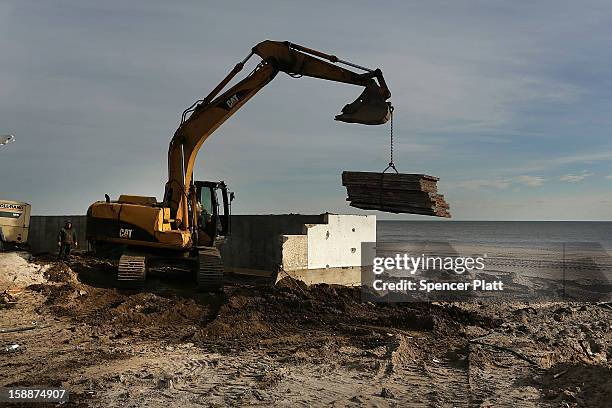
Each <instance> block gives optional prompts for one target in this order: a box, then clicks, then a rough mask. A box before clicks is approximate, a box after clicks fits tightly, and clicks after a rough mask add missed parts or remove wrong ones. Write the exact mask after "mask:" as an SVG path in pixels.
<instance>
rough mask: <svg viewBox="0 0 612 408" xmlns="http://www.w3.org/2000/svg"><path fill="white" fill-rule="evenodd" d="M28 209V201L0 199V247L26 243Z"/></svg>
mask: <svg viewBox="0 0 612 408" xmlns="http://www.w3.org/2000/svg"><path fill="white" fill-rule="evenodd" d="M30 209H31V206H30V204H28V203H22V202H19V201H11V200H2V199H0V249H2V248H3V247H22V246H25V245H26V244H27V242H28V231H29V229H30Z"/></svg>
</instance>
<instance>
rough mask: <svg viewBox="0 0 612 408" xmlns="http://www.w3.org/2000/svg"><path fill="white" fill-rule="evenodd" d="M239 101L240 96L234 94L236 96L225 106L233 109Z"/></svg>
mask: <svg viewBox="0 0 612 408" xmlns="http://www.w3.org/2000/svg"><path fill="white" fill-rule="evenodd" d="M239 100H240V99H239V98H238V94H234V96H232V97H230V98H229V99H228V100H227V101H225V104H226V105H227V107H228V108H230V109H231V108H233V107H234V105H235V104H236V103H238V101H239Z"/></svg>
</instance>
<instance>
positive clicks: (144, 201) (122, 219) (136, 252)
mask: <svg viewBox="0 0 612 408" xmlns="http://www.w3.org/2000/svg"><path fill="white" fill-rule="evenodd" d="M253 55H257V56H259V57H260V58H261V62H259V64H258V65H257V66H256V67H255V69H254V70H253V71H252V72H251V73H250V74H249V75H248V76H247V77H246V78H244V79H242V80H241V81H239V82H238V83H236V84H235V85H233V86H231V87H229V89H227V90H226V91H225V92H223V93H221V94H220V95H219V93H220V92H221V91H223V89H224V88H225V87H226V86H227V85H228V83H229V82H230V81H231V80H232V79H233V78H234V77H235V76H236V75H237V74H238V73H239V72H240V71H241V70H242V69H243V68H244V66H245V64H246V62H247V61H248V60H249V59H250V58H251V57H252V56H253ZM341 65H344V66H347V67H351V68H354V69H356V70H360V71H362V72H361V73H357V72H354V71H352V70H350V69H348V68H345V67H342V66H341ZM279 72H284V73H286V74H288V75H290V76H292V77H301V76H307V77H313V78H319V79H325V80H329V81H335V82H343V83H347V84H353V85H358V86H361V87H364V90H363V92H362V93H361V95H360V96H359V97H358V98H357V99H356V100H355V101H354V102H352V103H350V104H348V105H346V106H344V108H343V109H342V113H341V114H340V115H337V116H336V117H335V119H336V120H339V121H342V122H348V123H360V124H366V125H380V124H384V123H386V122H387V121H388V120H389V118H390V115H391V103H390V102H387V101H388V99H389V98H390V97H391V93H390V92H389V89H388V87H387V85H386V83H385V80H384V78H383V75H382V72H381V71H380V69H368V68H365V67H363V66H359V65H356V64H353V63H350V62H348V61H344V60H341V59H339V58H338V57H336V56H335V55H328V54H325V53H322V52H320V51H316V50H313V49H310V48H306V47H303V46H300V45H296V44H293V43H290V42H278V41H269V40H267V41H263V42H261V43H259V44H257V45H256V46H255V47H253V49H252V50H251V52H250V53H249V55H248V56H247V57H246V58H245V59H244V60H242V61H241V62H239V63H238V64H236V66H235V67H234V68H233V69H232V71H231V72H230V73H229V74H228V75H227V76H226V77H225V78H224V79H223V80H222V81H221V82H220V83H219V84H218V85H217V86H216V87H215V88H214V89H213V90H212V91H211V92H210V94H209V95H208V96H207V97H205V98H204V99H201V100H198V101H196V102H194V103H193V104H192V105H191V106H190V107H189V108H187V109H186V110H185V111H184V112H183V115H182V117H181V123H180V125H179V127H178V129H177V130H176V132H175V133H174V136H173V137H172V140H171V141H170V147H169V150H168V182H167V183H166V186H165V193H164V198H163V200H162V201H161V202H158V201H157V199H156V198H155V197H142V196H133V195H121V196H120V197H119V199H118V200H117V201H111V200H110V197H109V196H108V195H105V200H104V201H97V202H95V203H93V204H92V205H91V206H90V207H89V209H88V210H87V239H88V241H89V243H90V245H91V246H92V248H93V250H94V251H95V252H96V253H100V254H102V253H106V254H108V253H115V254H116V255H119V256H120V257H119V267H118V272H117V281H118V282H117V283H118V284H124V285H125V284H127V285H135V284H136V285H138V284H142V283H143V282H144V281H145V280H146V273H147V270H149V269H150V268H151V267H153V266H154V265H155V264H161V265H168V264H170V265H173V266H174V265H178V264H182V265H183V266H187V267H189V268H190V269H192V270H195V272H196V276H197V283H198V287H200V288H201V289H202V290H219V289H220V288H222V287H223V262H222V260H221V256H220V253H219V250H218V242H220V241H221V240H222V239H223V237H225V236H226V235H228V233H229V231H230V204H231V201H232V199H233V197H234V194H233V193H231V192H229V191H228V189H227V186H226V185H225V183H224V182H210V181H194V180H193V167H194V164H195V160H196V156H197V153H198V151H199V149H200V147H201V146H202V144H203V143H204V142H205V141H206V139H208V137H209V136H210V135H211V134H212V133H213V132H214V131H215V130H216V129H217V128H218V127H219V126H221V124H223V122H225V121H226V120H227V119H228V118H229V117H230V116H232V115H233V114H234V113H236V111H237V110H238V109H240V108H241V107H242V105H244V104H245V103H246V102H247V101H249V100H250V99H251V98H252V97H253V96H254V95H255V94H256V93H257V92H259V90H261V89H262V88H263V87H264V86H265V85H267V84H268V83H270V81H272V80H273V79H274V78H275V76H276V75H277V74H278V73H279Z"/></svg>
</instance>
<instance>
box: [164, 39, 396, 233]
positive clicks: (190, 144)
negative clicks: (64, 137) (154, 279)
mask: <svg viewBox="0 0 612 408" xmlns="http://www.w3.org/2000/svg"><path fill="white" fill-rule="evenodd" d="M254 54H256V55H258V56H259V57H261V59H262V61H261V62H260V63H259V64H258V65H257V67H256V68H255V69H254V70H253V71H252V72H251V73H250V74H249V75H248V76H247V77H246V78H244V79H243V80H241V81H239V82H238V83H236V84H235V85H233V86H232V87H230V88H229V89H228V90H227V91H225V92H223V93H222V94H221V95H219V92H221V91H222V90H223V89H224V88H225V87H226V86H227V84H228V83H229V82H230V81H231V80H232V79H233V78H234V77H235V76H236V74H238V73H239V72H240V71H241V70H242V69H243V68H244V65H245V63H246V62H247V61H248V60H249V59H250V58H251V57H252V56H253V55H254ZM328 61H329V62H328ZM338 64H344V65H348V66H351V67H353V68H357V69H360V70H362V71H365V72H364V73H361V74H359V73H355V72H353V71H351V70H349V69H346V68H343V67H341V66H339V65H338ZM278 72H285V73H287V74H289V75H291V76H308V77H313V78H319V79H325V80H330V81H335V82H343V83H347V84H353V85H359V86H362V87H364V88H365V89H364V91H363V92H362V94H361V95H360V96H359V97H358V98H357V99H356V100H355V101H354V102H353V103H351V104H348V105H346V106H345V107H344V108H343V109H342V114H340V115H338V116H336V120H339V121H343V122H349V123H361V124H367V125H377V124H383V123H386V122H387V121H388V120H389V117H390V106H391V104H390V103H389V102H386V101H387V100H388V99H389V98H390V97H391V93H390V92H389V89H388V88H387V85H386V83H385V80H384V78H383V76H382V72H381V71H380V70H379V69H376V70H370V69H368V68H365V67H361V66H358V65H355V64H352V63H349V62H347V61H343V60H340V59H339V58H338V57H336V56H334V55H328V54H324V53H322V52H319V51H316V50H312V49H309V48H306V47H302V46H299V45H295V44H291V43H289V42H277V41H263V42H261V43H259V44H258V45H256V46H255V47H254V48H253V49H252V51H251V53H250V54H249V55H248V56H247V57H246V58H245V59H244V60H243V61H241V62H239V63H238V64H236V66H235V67H234V69H233V70H232V71H231V72H230V73H229V74H228V75H227V76H226V77H225V79H223V81H221V82H220V83H219V84H218V85H217V86H216V87H215V89H213V91H212V92H211V93H210V94H209V95H208V96H207V97H206V98H204V99H202V100H199V101H196V102H195V103H194V104H193V105H192V106H191V107H189V108H188V109H187V110H185V112H183V116H182V118H181V124H180V126H179V128H178V129H177V130H176V132H175V134H174V136H173V138H172V140H171V142H170V148H169V151H168V182H167V183H166V187H165V193H164V206H167V207H169V208H170V210H171V215H172V218H174V219H175V222H176V225H177V227H178V228H179V229H181V230H192V227H193V226H194V225H195V220H190V219H189V216H188V214H189V211H188V206H189V200H190V199H191V200H192V203H191V205H192V206H194V205H195V191H194V187H193V167H194V165H195V160H196V156H197V153H198V151H199V149H200V147H201V146H202V144H203V143H204V142H205V141H206V139H207V138H208V137H209V136H210V135H211V134H212V133H213V132H214V131H215V130H216V129H217V128H218V127H219V126H221V125H222V124H223V122H225V121H226V120H227V119H228V118H229V117H230V116H232V115H233V114H234V113H235V112H236V111H237V110H238V109H240V108H241V107H242V105H244V104H245V103H246V102H248V101H249V99H251V98H252V97H253V96H255V94H256V93H257V92H259V90H261V89H262V88H263V87H264V86H266V85H267V84H268V83H269V82H270V81H272V80H273V79H274V77H275V76H276V74H277V73H278ZM377 81H378V82H377ZM192 208H193V207H192ZM192 231H193V230H192Z"/></svg>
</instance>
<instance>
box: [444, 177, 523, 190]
mask: <svg viewBox="0 0 612 408" xmlns="http://www.w3.org/2000/svg"><path fill="white" fill-rule="evenodd" d="M511 184H512V181H511V180H509V179H497V180H485V179H480V180H465V181H462V182H459V183H457V184H455V186H456V187H459V188H467V189H469V190H480V189H482V188H497V189H500V190H502V189H505V188H508V187H510V185H511Z"/></svg>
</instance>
